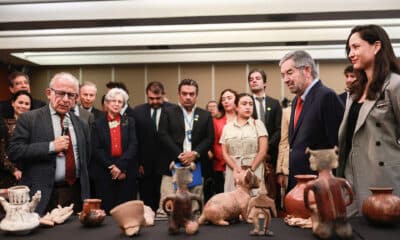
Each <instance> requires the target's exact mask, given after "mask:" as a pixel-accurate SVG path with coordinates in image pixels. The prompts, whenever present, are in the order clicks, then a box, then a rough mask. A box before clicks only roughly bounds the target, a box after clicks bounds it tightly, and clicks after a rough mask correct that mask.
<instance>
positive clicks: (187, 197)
mask: <svg viewBox="0 0 400 240" xmlns="http://www.w3.org/2000/svg"><path fill="white" fill-rule="evenodd" d="M173 168H174V169H175V174H174V176H173V181H174V182H175V183H176V184H177V190H176V194H174V195H169V196H166V197H165V198H164V199H163V202H162V206H163V209H164V211H165V212H166V213H167V214H168V215H169V218H168V225H169V227H168V231H169V233H170V234H176V233H178V232H179V228H180V227H184V228H185V232H186V234H188V235H192V234H195V233H196V232H197V231H198V229H199V224H198V223H197V221H196V220H195V218H194V215H193V212H192V201H193V200H194V201H197V202H198V205H199V207H200V209H199V210H200V212H201V206H202V203H201V198H200V197H199V196H197V195H195V194H193V193H191V192H189V190H188V186H187V185H188V184H189V183H191V182H192V181H193V177H192V173H191V170H194V169H195V168H196V165H195V164H194V163H192V164H191V165H190V166H187V167H176V166H175V165H173Z"/></svg>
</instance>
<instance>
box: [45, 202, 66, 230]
mask: <svg viewBox="0 0 400 240" xmlns="http://www.w3.org/2000/svg"><path fill="white" fill-rule="evenodd" d="M73 213H74V204H73V203H71V204H70V205H69V206H66V207H61V206H60V205H58V206H57V208H54V209H53V210H51V212H48V213H47V214H46V215H44V216H43V217H42V218H40V224H41V225H43V226H48V227H54V225H55V224H62V223H64V222H65V221H66V220H67V219H68V218H69V217H70V216H71V215H72V214H73Z"/></svg>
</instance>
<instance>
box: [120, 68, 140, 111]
mask: <svg viewBox="0 0 400 240" xmlns="http://www.w3.org/2000/svg"><path fill="white" fill-rule="evenodd" d="M114 71H115V79H114V80H115V82H123V83H125V85H126V87H127V88H128V91H129V104H130V106H131V107H133V106H135V105H138V104H142V103H144V102H145V100H146V98H145V96H146V95H145V88H146V86H145V74H144V65H124V66H116V67H115V68H114Z"/></svg>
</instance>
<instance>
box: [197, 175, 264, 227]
mask: <svg viewBox="0 0 400 240" xmlns="http://www.w3.org/2000/svg"><path fill="white" fill-rule="evenodd" d="M259 181H260V179H259V178H257V176H256V175H254V173H253V172H252V171H250V170H243V171H241V172H240V173H236V174H235V182H236V189H235V190H233V191H231V192H224V193H219V194H217V195H214V196H213V197H212V198H211V199H210V200H208V202H207V203H206V205H205V206H204V210H203V213H202V214H201V216H200V218H199V223H200V224H203V223H205V222H206V221H209V222H211V223H213V224H216V225H229V222H228V221H229V220H235V219H239V217H240V216H241V217H242V218H243V219H244V220H247V207H248V204H249V200H250V191H251V189H254V188H258V187H259Z"/></svg>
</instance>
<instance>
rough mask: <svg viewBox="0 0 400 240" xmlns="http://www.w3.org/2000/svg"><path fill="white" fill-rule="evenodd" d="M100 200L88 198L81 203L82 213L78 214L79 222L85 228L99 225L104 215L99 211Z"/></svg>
mask: <svg viewBox="0 0 400 240" xmlns="http://www.w3.org/2000/svg"><path fill="white" fill-rule="evenodd" d="M100 205H101V199H96V198H88V199H85V200H84V202H83V209H82V212H81V213H80V214H79V220H80V221H81V223H82V224H83V225H84V226H86V227H95V226H98V225H100V224H101V223H102V222H103V221H104V218H105V217H106V213H105V212H104V210H102V209H100Z"/></svg>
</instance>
